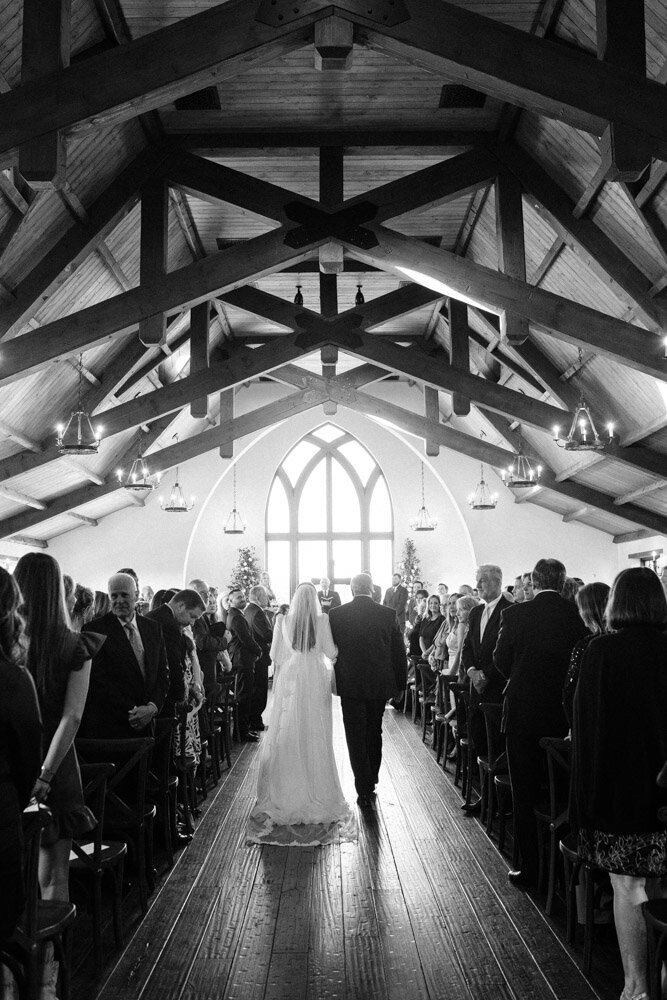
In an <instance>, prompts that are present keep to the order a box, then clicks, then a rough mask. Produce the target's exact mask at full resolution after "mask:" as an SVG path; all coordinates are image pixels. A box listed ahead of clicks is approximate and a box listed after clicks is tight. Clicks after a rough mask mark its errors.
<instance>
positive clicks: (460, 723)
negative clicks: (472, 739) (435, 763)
mask: <svg viewBox="0 0 667 1000" xmlns="http://www.w3.org/2000/svg"><path fill="white" fill-rule="evenodd" d="M465 686H466V685H464V684H461V682H460V681H451V682H450V685H449V690H450V691H451V693H452V695H453V696H454V720H455V723H454V724H455V739H456V765H455V767H454V784H455V785H458V784H459V782H460V781H462V779H463V755H464V752H465V747H462V746H461V740H462V739H463V738H464V737H465V736H466V715H465V707H464V704H463V699H462V696H461V692H462V691H463V690H464V688H465ZM442 766H443V768H444V769H446V761H443V765H442Z"/></svg>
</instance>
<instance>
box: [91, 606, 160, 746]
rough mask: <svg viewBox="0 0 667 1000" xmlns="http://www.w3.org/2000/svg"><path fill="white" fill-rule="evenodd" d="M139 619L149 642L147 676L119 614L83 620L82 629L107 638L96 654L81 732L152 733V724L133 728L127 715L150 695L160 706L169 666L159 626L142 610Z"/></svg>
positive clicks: (110, 735)
mask: <svg viewBox="0 0 667 1000" xmlns="http://www.w3.org/2000/svg"><path fill="white" fill-rule="evenodd" d="M136 622H137V628H138V629H139V635H140V636H141V641H142V643H143V647H144V659H145V677H144V676H142V673H141V668H140V667H139V664H138V663H137V658H136V656H135V655H134V650H133V649H132V646H131V645H130V640H129V639H128V637H127V633H126V632H125V629H124V628H123V626H122V624H121V622H120V621H119V619H118V618H116V616H115V615H114V614H112V613H111V612H109V614H108V615H103V616H102V617H101V618H95V619H93V621H91V622H88V623H87V624H86V625H84V626H83V629H82V631H83V632H98V633H99V634H100V635H105V636H106V637H107V641H106V642H105V643H104V645H103V646H102V648H101V649H100V651H99V652H98V653H97V654H96V655H95V656H94V657H93V659H92V666H91V671H90V686H89V688H88V699H87V701H86V707H85V709H84V713H83V719H82V721H81V727H80V730H79V736H82V737H85V738H87V739H136V737H137V736H147V735H150V734H149V733H148V732H147V731H146V730H147V729H148V727H146V730H137V729H132V727H131V726H130V724H129V722H128V721H127V715H128V712H129V711H130V709H131V708H134V707H135V705H147V704H148V702H149V701H152V702H153V704H154V705H155V706H156V707H157V710H158V712H159V711H160V709H161V708H162V706H163V704H164V701H165V698H166V695H167V691H168V689H169V666H168V664H167V653H166V650H165V645H164V639H163V636H162V629H161V628H160V626H159V625H158V624H157V622H154V621H150V620H149V619H148V618H144V617H142V616H141V615H137V616H136Z"/></svg>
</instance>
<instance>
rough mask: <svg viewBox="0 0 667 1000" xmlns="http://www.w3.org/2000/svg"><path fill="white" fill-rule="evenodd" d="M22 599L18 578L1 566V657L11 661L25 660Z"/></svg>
mask: <svg viewBox="0 0 667 1000" xmlns="http://www.w3.org/2000/svg"><path fill="white" fill-rule="evenodd" d="M21 600H22V599H21V591H20V590H19V587H18V584H17V582H16V580H15V579H14V577H13V576H11V574H9V573H8V572H7V570H6V569H3V568H2V567H1V566H0V658H2V659H3V660H7V661H8V662H9V663H20V662H22V660H23V654H24V649H25V644H24V641H23V630H24V627H25V623H24V621H23V618H22V616H21Z"/></svg>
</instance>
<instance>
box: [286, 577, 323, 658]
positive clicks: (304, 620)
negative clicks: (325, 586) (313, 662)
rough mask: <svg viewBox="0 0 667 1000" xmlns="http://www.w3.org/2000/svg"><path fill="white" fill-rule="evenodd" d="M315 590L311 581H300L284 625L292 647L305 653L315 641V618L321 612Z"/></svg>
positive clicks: (312, 647)
mask: <svg viewBox="0 0 667 1000" xmlns="http://www.w3.org/2000/svg"><path fill="white" fill-rule="evenodd" d="M321 613H322V612H321V610H320V602H319V601H318V599H317V591H316V590H315V587H314V586H313V584H312V583H300V584H299V586H298V587H297V588H296V590H295V591H294V597H293V598H292V603H291V604H290V607H289V611H288V612H287V617H286V618H285V625H286V627H287V635H288V636H289V641H290V643H291V645H292V649H296V650H298V651H299V652H300V653H307V652H308V651H309V650H311V649H314V648H315V643H316V642H317V619H318V618H319V616H320V614H321Z"/></svg>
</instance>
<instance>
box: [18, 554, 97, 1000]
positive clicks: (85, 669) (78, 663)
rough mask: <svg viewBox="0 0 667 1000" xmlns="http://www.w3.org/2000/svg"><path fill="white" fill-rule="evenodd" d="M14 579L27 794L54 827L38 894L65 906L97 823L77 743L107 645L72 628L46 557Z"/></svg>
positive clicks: (54, 971)
mask: <svg viewBox="0 0 667 1000" xmlns="http://www.w3.org/2000/svg"><path fill="white" fill-rule="evenodd" d="M14 579H15V580H16V583H17V584H18V586H19V588H20V591H21V594H22V596H23V607H22V611H23V614H24V616H25V623H26V635H27V636H28V639H29V645H28V653H27V656H26V666H27V668H28V670H29V671H30V673H31V674H32V678H33V680H34V682H35V687H36V688H37V696H38V698H39V705H40V709H41V712H42V718H43V720H44V742H43V749H44V756H43V759H42V769H41V771H40V773H39V777H38V778H37V780H36V782H35V784H34V787H33V790H32V794H33V798H34V799H36V801H37V802H40V803H41V802H43V803H44V804H45V805H47V806H48V807H49V809H50V810H51V822H50V824H49V826H48V827H47V828H46V829H45V830H44V831H43V832H42V841H41V846H40V849H39V887H40V892H41V895H42V899H47V900H61V901H67V900H68V899H69V855H70V850H71V847H72V838H73V837H80V836H82V835H83V834H85V833H87V832H88V831H89V830H92V829H93V827H94V826H95V824H96V822H97V821H96V819H95V817H94V816H93V814H92V813H91V811H90V810H89V809H88V808H87V807H86V805H85V803H84V800H83V789H82V787H81V775H80V772H79V764H78V761H77V756H76V751H75V749H74V738H75V736H76V734H77V732H78V730H79V723H80V722H81V716H82V714H83V709H84V705H85V704H86V696H87V694H88V684H89V678H90V661H91V656H92V655H94V654H97V653H99V651H100V649H103V648H104V642H105V640H104V636H102V635H98V634H95V633H93V632H89V633H87V634H86V635H79V634H78V633H76V632H73V631H72V630H71V629H70V628H69V623H68V621H67V611H66V608H65V592H64V588H63V581H62V576H61V573H60V566H59V565H58V563H57V562H56V560H55V559H54V558H53V557H52V556H49V555H47V554H46V553H44V552H29V553H28V554H27V555H24V556H21V558H20V559H19V561H18V563H17V564H16V569H15V570H14ZM91 598H92V592H91ZM43 955H44V967H43V970H42V989H43V994H42V995H45V996H50V995H53V996H55V984H56V981H57V978H58V965H57V963H56V961H55V960H54V953H53V945H47V946H46V947H45V949H44V953H43ZM51 990H53V991H54V992H53V993H51Z"/></svg>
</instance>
